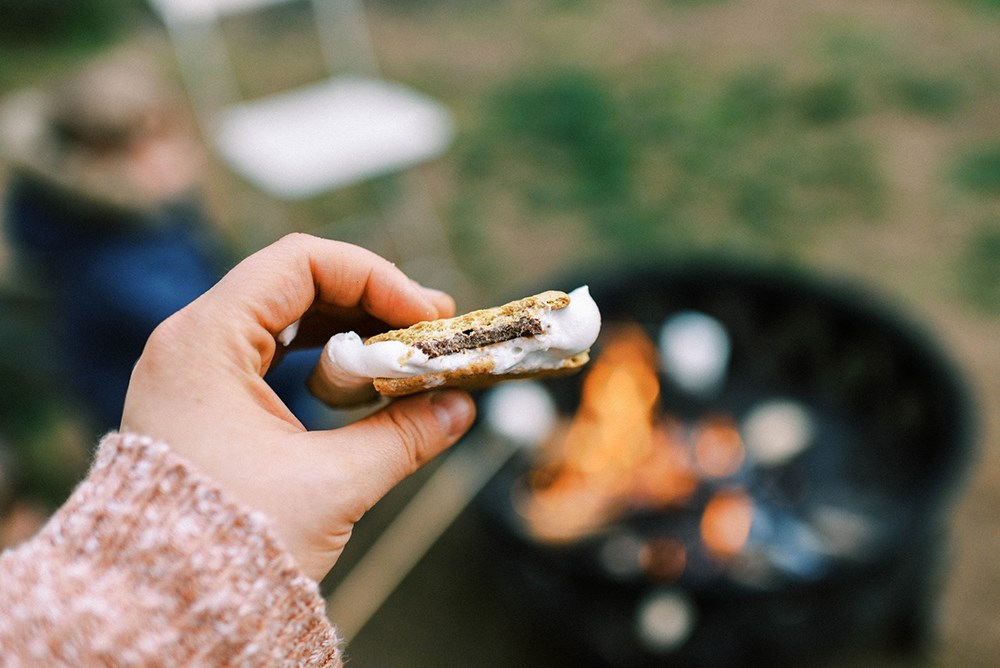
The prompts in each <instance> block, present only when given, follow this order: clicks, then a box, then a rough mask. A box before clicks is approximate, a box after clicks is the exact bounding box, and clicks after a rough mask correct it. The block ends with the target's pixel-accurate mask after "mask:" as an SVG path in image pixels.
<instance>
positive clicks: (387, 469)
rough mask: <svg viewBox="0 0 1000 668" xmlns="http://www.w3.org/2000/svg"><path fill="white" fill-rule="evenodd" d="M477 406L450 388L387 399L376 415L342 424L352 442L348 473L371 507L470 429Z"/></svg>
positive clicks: (340, 434) (343, 434) (342, 433)
mask: <svg viewBox="0 0 1000 668" xmlns="http://www.w3.org/2000/svg"><path fill="white" fill-rule="evenodd" d="M475 415H476V408H475V404H474V403H473V401H472V398H471V397H470V396H469V394H468V393H466V392H462V391H458V390H446V391H442V392H432V393H425V394H420V395H417V396H413V397H408V398H406V399H400V400H397V401H394V402H393V403H391V404H389V405H388V406H386V407H385V408H383V409H382V410H380V411H378V412H377V413H375V414H374V415H371V416H369V417H367V418H365V419H364V420H360V421H358V422H356V423H354V424H351V425H349V426H347V427H343V428H341V429H338V430H337V432H338V437H339V438H343V439H344V440H343V441H342V442H343V443H347V444H350V445H349V447H350V455H349V457H348V458H347V462H344V463H346V464H348V466H349V467H350V468H351V469H352V470H351V471H349V472H348V474H349V475H350V476H351V478H352V479H353V480H352V482H353V484H354V486H355V487H354V492H355V493H356V494H358V495H359V496H360V498H359V499H358V500H359V501H360V502H361V504H362V505H363V506H364V507H363V509H361V510H362V512H364V511H367V510H368V509H369V508H371V507H372V506H373V505H375V503H376V502H378V500H379V499H381V498H382V497H383V496H385V494H386V493H387V492H388V491H389V490H391V489H392V488H393V487H395V486H396V485H397V484H399V483H400V482H402V481H403V480H404V479H405V478H406V477H407V476H409V475H411V474H412V473H414V472H415V471H416V470H417V469H419V468H420V467H421V466H423V465H424V464H426V463H427V462H428V461H430V460H431V459H433V458H434V457H435V456H437V455H438V454H440V453H441V452H442V451H444V450H445V449H447V448H448V447H449V446H450V445H452V444H454V443H455V442H456V441H457V440H458V439H459V438H461V437H462V435H463V434H465V432H466V431H468V429H469V427H471V426H472V422H473V420H474V419H475Z"/></svg>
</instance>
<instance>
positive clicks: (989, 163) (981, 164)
mask: <svg viewBox="0 0 1000 668" xmlns="http://www.w3.org/2000/svg"><path fill="white" fill-rule="evenodd" d="M954 179H955V182H956V183H957V184H958V185H959V186H961V187H962V188H964V189H965V190H967V191H969V192H971V193H974V194H977V195H981V196H984V197H997V196H1000V143H996V142H994V143H992V144H989V145H986V146H980V147H977V148H974V149H970V150H968V151H966V153H965V154H964V155H962V156H961V157H960V158H959V159H958V161H957V163H956V166H955V171H954Z"/></svg>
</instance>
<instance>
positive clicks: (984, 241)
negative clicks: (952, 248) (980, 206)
mask: <svg viewBox="0 0 1000 668" xmlns="http://www.w3.org/2000/svg"><path fill="white" fill-rule="evenodd" d="M958 273H959V276H960V278H961V285H962V293H963V296H964V297H965V299H966V301H968V302H969V303H971V304H973V305H974V306H976V307H978V308H980V309H982V310H983V311H986V312H989V313H993V314H1000V219H997V220H992V221H990V222H988V223H986V224H984V225H983V226H982V227H981V228H980V229H979V230H978V231H977V232H976V233H975V234H974V235H973V236H972V238H970V239H969V241H968V242H967V244H966V246H965V249H964V251H963V253H962V256H961V258H960V262H959V264H958Z"/></svg>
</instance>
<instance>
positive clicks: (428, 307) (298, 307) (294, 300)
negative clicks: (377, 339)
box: [206, 234, 454, 335]
mask: <svg viewBox="0 0 1000 668" xmlns="http://www.w3.org/2000/svg"><path fill="white" fill-rule="evenodd" d="M206 297H207V299H208V301H209V302H210V304H211V307H212V308H218V309H224V310H226V312H227V314H228V315H229V316H239V315H248V316H249V317H250V318H251V319H252V320H253V321H255V322H256V323H258V324H260V325H262V326H263V327H264V328H265V329H267V331H269V332H271V333H272V334H274V335H276V334H277V333H278V332H280V331H281V330H282V329H284V328H285V327H287V326H288V325H290V324H291V323H292V322H294V321H295V320H297V319H298V318H299V317H301V316H302V315H303V314H304V313H305V312H306V310H307V309H309V307H310V306H311V305H312V304H313V302H314V300H319V301H320V302H322V303H324V304H326V305H329V306H332V307H337V308H342V309H351V308H357V307H360V309H362V310H363V311H364V312H366V313H367V314H370V315H371V316H373V317H375V318H377V319H379V320H381V321H384V322H385V323H387V324H388V325H390V326H393V327H404V326H407V325H410V324H413V323H414V322H418V321H420V320H433V319H435V318H438V317H440V313H441V310H442V309H444V310H448V309H451V310H452V311H453V310H454V302H452V301H451V300H450V297H448V296H447V295H443V293H439V292H437V291H429V290H427V289H425V288H423V287H421V286H420V285H418V284H417V283H415V282H414V281H412V280H411V279H410V278H408V277H407V276H406V275H405V274H404V273H403V272H402V271H400V270H399V269H397V268H396V266H395V265H393V264H392V263H391V262H389V261H387V260H385V259H384V258H381V257H379V256H378V255H375V254H374V253H371V252H369V251H367V250H365V249H363V248H360V247H358V246H353V245H351V244H346V243H341V242H337V241H330V240H326V239H320V238H317V237H312V236H309V235H305V234H292V235H288V236H286V237H284V238H283V239H281V240H280V241H278V242H276V243H274V244H272V245H270V246H268V247H267V248H264V249H263V250H261V251H258V252H257V253H255V254H253V255H251V256H250V257H248V258H247V259H246V260H244V261H243V262H241V263H240V264H239V265H237V266H236V267H235V268H234V269H233V270H232V271H231V272H230V273H229V274H228V275H227V276H226V277H225V278H223V280H222V281H220V283H219V284H218V285H217V286H216V287H215V288H213V289H212V291H210V292H209V293H208V295H206Z"/></svg>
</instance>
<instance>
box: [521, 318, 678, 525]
mask: <svg viewBox="0 0 1000 668" xmlns="http://www.w3.org/2000/svg"><path fill="white" fill-rule="evenodd" d="M659 396H660V384H659V379H658V378H657V352H656V348H655V346H654V345H653V343H652V342H651V341H650V340H649V338H648V337H647V336H646V334H645V333H644V332H643V331H642V329H641V328H640V327H639V326H637V325H631V326H622V327H621V328H620V329H618V330H617V331H616V332H614V334H613V335H612V336H611V337H610V339H609V341H608V343H607V345H606V346H605V348H604V350H603V352H602V354H601V356H600V359H598V360H596V361H595V362H594V363H593V365H592V366H591V369H590V371H589V373H588V375H587V377H586V378H585V379H584V382H583V386H582V393H581V401H580V407H579V410H578V412H577V414H576V416H575V417H574V419H573V421H572V422H571V423H570V425H569V427H568V428H567V429H565V430H564V431H563V432H561V434H560V435H559V436H557V437H556V439H555V441H554V443H552V444H550V449H551V450H552V451H553V452H554V453H555V455H554V457H553V458H552V460H551V461H550V462H548V463H547V464H545V465H543V466H541V467H540V469H539V470H538V471H536V473H535V475H533V476H532V478H531V479H530V481H529V485H530V488H531V489H530V495H529V496H528V497H527V499H526V503H525V505H524V506H523V507H522V509H521V510H522V512H523V513H524V515H525V517H526V519H527V520H528V523H529V525H530V526H531V528H532V530H533V531H534V532H535V534H536V535H537V536H538V537H540V538H543V539H546V540H552V541H566V540H573V539H576V538H579V537H581V536H583V535H586V534H588V533H590V532H592V531H593V530H595V529H597V528H599V527H600V526H602V525H603V524H605V523H606V522H608V521H610V520H612V519H614V518H615V517H617V516H619V515H620V514H621V513H622V512H623V511H625V510H627V509H629V508H635V507H665V506H668V505H670V504H674V503H678V502H682V501H683V500H685V499H686V498H687V497H688V496H690V495H691V493H692V492H693V491H694V490H695V488H696V487H697V484H698V480H697V477H696V475H695V474H694V472H693V471H692V469H691V466H690V464H689V462H688V458H687V455H686V453H685V451H684V449H683V446H682V444H680V443H679V442H678V441H677V439H676V438H675V437H674V431H675V430H676V429H675V426H674V425H671V424H669V423H667V422H666V421H665V420H664V419H663V418H662V417H661V416H660V412H659V410H658V406H659Z"/></svg>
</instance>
